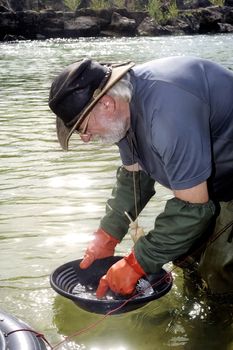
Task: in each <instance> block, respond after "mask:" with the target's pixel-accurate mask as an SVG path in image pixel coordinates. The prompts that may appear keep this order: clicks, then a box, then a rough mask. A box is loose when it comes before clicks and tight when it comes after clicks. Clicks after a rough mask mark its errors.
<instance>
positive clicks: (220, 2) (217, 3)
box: [211, 0, 225, 7]
mask: <svg viewBox="0 0 233 350" xmlns="http://www.w3.org/2000/svg"><path fill="white" fill-rule="evenodd" d="M211 2H212V4H213V5H214V6H220V7H222V6H224V2H225V1H224V0H211Z"/></svg>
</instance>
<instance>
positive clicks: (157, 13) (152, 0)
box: [148, 0, 220, 22]
mask: <svg viewBox="0 0 233 350" xmlns="http://www.w3.org/2000/svg"><path fill="white" fill-rule="evenodd" d="M219 1H220V0H219ZM148 12H149V14H150V16H151V17H153V18H154V19H155V20H156V21H157V22H163V21H167V20H171V19H175V18H176V17H177V16H178V8H177V6H176V2H175V0H172V1H171V2H170V4H169V5H167V6H164V5H163V3H162V1H161V0H149V3H148Z"/></svg>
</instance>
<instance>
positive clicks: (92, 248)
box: [79, 228, 120, 269]
mask: <svg viewBox="0 0 233 350" xmlns="http://www.w3.org/2000/svg"><path fill="white" fill-rule="evenodd" d="M118 243H120V241H119V240H118V239H116V238H114V237H112V236H110V235H109V234H108V233H107V232H105V231H104V230H103V229H101V228H99V229H98V230H97V231H96V232H95V233H94V239H93V240H92V241H91V242H90V244H89V246H88V248H87V250H86V252H85V255H84V258H83V260H82V261H81V263H80V265H79V266H80V267H81V269H87V268H88V267H89V266H90V265H91V264H92V263H93V262H94V261H95V260H96V259H103V258H107V257H109V256H113V255H114V252H115V247H116V245H117V244H118Z"/></svg>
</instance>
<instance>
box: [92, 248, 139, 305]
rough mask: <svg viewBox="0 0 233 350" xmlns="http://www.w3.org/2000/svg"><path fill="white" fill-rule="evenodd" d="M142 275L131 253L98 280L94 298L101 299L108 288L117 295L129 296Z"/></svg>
mask: <svg viewBox="0 0 233 350" xmlns="http://www.w3.org/2000/svg"><path fill="white" fill-rule="evenodd" d="M143 275H145V272H144V271H143V269H142V267H141V266H140V265H139V263H138V262H137V260H136V257H135V255H134V253H133V252H132V253H131V254H130V255H129V256H127V257H125V258H123V259H121V260H119V261H118V262H117V263H115V264H114V265H112V266H111V267H110V269H109V270H108V271H107V274H106V275H105V276H103V277H102V278H101V280H100V283H99V286H98V288H97V291H96V296H97V298H102V297H103V296H104V295H105V294H106V293H107V290H108V289H109V288H110V289H111V290H112V291H113V292H115V293H117V294H122V295H130V294H132V293H133V291H134V289H135V286H136V284H137V281H138V280H139V278H141V277H142V276H143Z"/></svg>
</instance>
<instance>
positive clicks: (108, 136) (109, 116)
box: [79, 101, 128, 144]
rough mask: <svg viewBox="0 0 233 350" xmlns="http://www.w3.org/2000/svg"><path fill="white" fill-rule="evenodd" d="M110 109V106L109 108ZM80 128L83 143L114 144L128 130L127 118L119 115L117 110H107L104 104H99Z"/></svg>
mask: <svg viewBox="0 0 233 350" xmlns="http://www.w3.org/2000/svg"><path fill="white" fill-rule="evenodd" d="M107 107H108V106H107ZM87 118H88V123H87V127H86V128H85V123H86V120H84V122H83V123H82V124H81V126H80V129H79V130H80V131H81V133H80V137H81V139H82V141H83V142H89V141H94V140H99V141H101V142H103V143H107V144H114V143H117V142H119V141H120V140H121V139H122V138H123V137H124V136H125V135H126V132H127V130H128V121H127V118H125V117H124V116H122V115H121V113H118V110H117V108H115V109H111V108H106V106H104V103H103V102H101V101H100V102H99V103H97V104H96V106H95V107H94V108H93V109H92V111H91V112H90V114H89V115H88V116H87ZM83 128H85V129H86V130H84V133H82V130H83Z"/></svg>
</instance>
